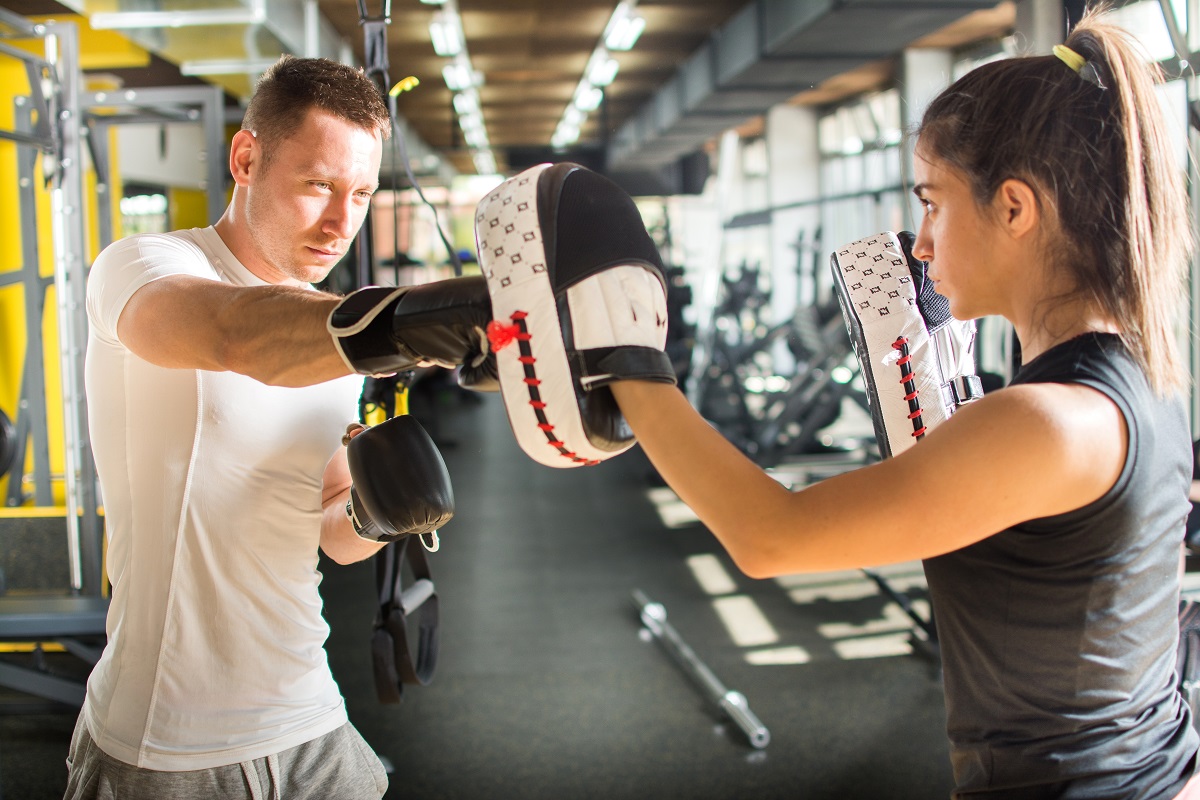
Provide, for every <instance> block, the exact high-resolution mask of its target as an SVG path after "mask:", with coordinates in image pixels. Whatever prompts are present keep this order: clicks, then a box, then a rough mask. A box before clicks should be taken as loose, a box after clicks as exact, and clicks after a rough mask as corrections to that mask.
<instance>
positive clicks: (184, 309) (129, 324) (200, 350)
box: [117, 275, 237, 370]
mask: <svg viewBox="0 0 1200 800" xmlns="http://www.w3.org/2000/svg"><path fill="white" fill-rule="evenodd" d="M236 291H237V289H236V288H235V287H232V286H227V285H225V284H223V283H221V282H219V281H213V280H207V279H205V278H198V277H196V276H193V275H168V276H165V277H162V278H159V279H157V280H154V281H151V282H149V283H147V284H146V285H144V286H142V287H141V288H139V289H138V290H137V291H135V292H134V293H133V295H131V296H130V298H129V300H128V301H127V302H126V303H125V307H124V308H123V309H122V310H121V315H120V317H119V318H118V319H117V338H118V339H120V340H121V343H122V344H123V345H125V346H126V347H128V348H129V349H130V351H132V352H133V353H134V354H135V355H136V356H138V357H139V358H141V359H143V360H145V361H149V362H150V363H151V364H155V365H157V366H160V367H168V368H173V369H211V370H219V369H222V367H221V364H222V362H223V359H222V356H221V351H222V348H223V347H224V346H225V342H224V339H225V336H224V335H223V334H222V332H221V331H220V329H219V320H220V318H221V314H220V310H221V308H222V307H223V306H224V305H225V304H227V303H228V302H230V300H231V299H232V298H231V295H232V294H233V293H235V292H236Z"/></svg>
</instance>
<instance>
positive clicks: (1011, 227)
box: [992, 178, 1041, 239]
mask: <svg viewBox="0 0 1200 800" xmlns="http://www.w3.org/2000/svg"><path fill="white" fill-rule="evenodd" d="M992 202H993V204H994V206H995V209H996V212H997V219H998V221H999V222H1000V225H1001V227H1003V228H1004V229H1005V230H1007V231H1008V233H1009V235H1010V236H1012V237H1013V238H1015V239H1020V238H1022V237H1024V236H1025V235H1026V234H1028V233H1030V232H1031V231H1034V230H1036V229H1037V226H1038V223H1039V222H1040V220H1041V207H1040V206H1039V205H1038V197H1037V194H1036V193H1035V192H1034V191H1033V187H1031V186H1030V185H1029V184H1028V183H1026V182H1025V181H1022V180H1018V179H1017V178H1009V179H1008V180H1006V181H1004V183H1002V184H1000V188H999V189H997V190H996V196H995V197H994V198H992Z"/></svg>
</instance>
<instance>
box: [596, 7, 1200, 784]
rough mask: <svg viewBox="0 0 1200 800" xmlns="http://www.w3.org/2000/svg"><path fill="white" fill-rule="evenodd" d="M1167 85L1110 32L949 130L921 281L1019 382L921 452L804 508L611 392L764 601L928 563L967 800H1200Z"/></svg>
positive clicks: (1031, 62)
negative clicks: (1163, 100) (849, 576)
mask: <svg viewBox="0 0 1200 800" xmlns="http://www.w3.org/2000/svg"><path fill="white" fill-rule="evenodd" d="M1154 78H1155V76H1154V74H1153V73H1152V71H1151V68H1149V67H1148V66H1147V65H1146V64H1145V63H1144V62H1142V61H1141V60H1140V59H1139V58H1138V57H1137V56H1136V55H1135V49H1134V46H1133V45H1132V43H1131V41H1130V40H1129V39H1128V38H1127V36H1126V35H1125V34H1124V33H1123V32H1121V31H1120V29H1118V28H1116V27H1115V26H1113V25H1111V24H1110V23H1109V22H1107V21H1106V19H1105V17H1104V15H1103V14H1099V13H1095V12H1091V13H1089V14H1088V15H1087V16H1085V18H1084V19H1083V20H1082V21H1081V22H1080V23H1079V24H1078V26H1077V27H1076V28H1075V29H1074V31H1073V32H1072V34H1071V35H1070V37H1069V39H1068V40H1067V42H1066V44H1065V46H1059V47H1058V48H1056V49H1055V55H1051V56H1044V57H1031V58H1020V59H1009V60H1006V61H1001V62H995V63H991V64H987V65H984V66H982V67H980V68H978V69H976V70H975V71H973V72H972V73H970V74H969V75H967V76H965V77H964V78H962V79H961V80H959V81H958V82H957V83H955V84H954V85H953V86H951V87H950V88H949V89H947V90H946V91H945V92H943V93H942V94H941V95H940V96H939V97H938V98H937V99H936V100H934V102H933V103H932V104H931V105H930V107H929V109H928V110H927V112H926V114H925V116H924V119H923V121H922V123H921V126H920V128H919V130H918V138H917V145H916V159H915V162H916V168H915V171H916V184H917V185H916V187H915V191H916V194H917V196H918V198H919V199H920V201H921V204H922V206H923V207H924V211H925V213H924V219H923V220H922V223H921V226H920V231H919V233H918V235H917V237H916V240H915V242H914V243H913V246H912V250H913V254H914V255H915V256H916V257H917V258H919V259H922V260H924V261H927V262H928V265H929V266H928V276H929V277H930V278H931V279H932V280H934V281H936V285H937V290H938V292H939V293H941V294H942V295H944V296H945V297H947V298H948V300H949V303H950V308H951V311H952V312H953V314H954V315H955V316H956V317H958V318H960V319H970V318H975V317H980V316H983V315H988V314H995V315H1000V316H1003V317H1005V318H1007V319H1008V320H1009V321H1010V322H1011V323H1012V324H1013V326H1014V328H1015V331H1016V334H1017V336H1018V338H1019V340H1020V345H1021V352H1022V354H1023V359H1024V365H1023V366H1022V368H1021V370H1020V371H1019V372H1018V374H1017V375H1016V376H1015V377H1014V380H1013V381H1012V383H1011V385H1010V386H1009V387H1008V388H1005V389H1002V390H999V391H997V392H995V393H993V394H991V395H988V396H987V397H985V398H983V399H982V400H979V401H977V402H975V403H973V404H970V405H968V406H965V407H963V408H962V409H961V410H960V411H959V412H958V413H957V414H956V415H955V416H954V417H953V418H951V419H950V420H949V421H948V422H946V423H945V424H943V425H942V426H940V427H939V428H937V429H936V430H934V431H933V432H932V433H930V434H929V435H928V436H927V437H925V439H924V440H923V441H921V442H920V443H919V444H918V445H917V446H915V447H912V448H910V449H908V450H907V451H905V452H904V453H902V454H900V455H899V456H897V457H895V458H892V459H888V460H886V461H883V462H881V463H878V464H874V465H871V466H868V467H865V468H862V469H859V470H856V471H854V472H850V473H847V474H845V475H841V476H838V477H835V478H832V479H829V480H826V481H823V482H821V483H819V484H816V485H814V486H812V487H809V488H807V489H805V490H803V491H800V492H788V491H786V490H785V489H783V488H782V487H781V486H780V485H779V484H778V483H776V482H775V481H774V480H772V479H771V478H770V477H769V476H767V475H766V474H764V473H763V472H762V471H761V470H760V469H759V468H758V467H756V466H755V465H754V464H753V463H751V462H750V461H748V460H747V459H745V458H744V457H742V456H741V455H740V454H739V453H738V452H737V451H736V450H735V449H734V448H733V447H732V446H730V445H729V444H728V443H727V442H725V441H724V440H723V439H721V438H720V437H719V436H718V435H716V434H715V433H714V432H713V431H712V430H711V428H710V427H709V426H708V425H707V424H706V423H705V422H704V421H703V420H702V419H701V418H700V417H699V416H698V415H697V414H695V413H693V412H692V411H691V410H690V408H689V407H688V406H687V403H686V400H685V399H684V397H683V395H682V394H680V393H679V392H678V391H676V390H674V389H673V388H672V387H668V386H664V385H659V384H651V383H644V382H634V381H629V382H623V383H619V384H616V385H615V386H614V387H613V391H614V393H615V395H616V397H617V400H618V402H619V403H620V406H621V409H622V411H623V412H624V414H625V415H626V418H627V419H628V420H629V422H630V424H631V426H632V427H633V429H634V432H635V433H636V434H637V436H638V439H639V441H640V443H641V444H642V447H643V448H644V450H645V451H646V453H647V454H648V455H649V457H650V458H651V460H652V461H653V462H654V464H655V466H656V467H657V469H658V470H659V472H660V473H661V474H662V476H663V477H664V479H666V481H667V482H668V483H669V484H670V485H671V486H672V487H673V488H674V489H675V490H676V491H677V492H678V493H679V495H680V497H681V498H682V499H683V500H684V501H686V502H687V503H688V504H689V505H690V506H691V507H692V508H693V509H694V510H695V511H696V512H697V514H698V515H699V516H700V518H701V520H702V521H704V522H705V524H707V525H708V527H709V528H710V529H711V530H712V531H713V533H714V534H715V535H716V536H717V537H718V538H719V539H720V541H721V542H722V544H723V545H724V546H725V547H726V548H727V549H728V551H729V553H730V555H731V556H732V557H733V559H734V560H735V561H736V562H737V564H738V565H739V567H740V568H741V569H743V570H744V571H745V572H746V573H747V574H749V575H751V576H755V577H768V576H775V575H780V574H785V573H794V572H802V571H824V570H836V569H844V568H850V567H865V566H871V565H878V564H885V563H892V562H900V561H907V560H910V559H916V558H920V559H924V562H925V569H926V573H927V576H928V580H929V588H930V595H931V598H932V602H933V607H934V613H935V617H936V619H937V621H938V632H939V638H940V641H941V647H942V653H943V661H944V668H945V691H946V704H947V717H948V731H949V738H950V743H951V759H952V762H953V767H954V774H955V780H956V783H957V788H956V791H955V795H954V796H955V797H971V798H976V797H1004V798H1043V797H1061V798H1085V797H1086V798H1100V797H1103V798H1109V799H1111V798H1172V797H1185V796H1187V794H1188V792H1189V790H1190V791H1191V792H1192V793H1193V794H1200V786H1198V784H1197V783H1196V782H1192V783H1189V780H1190V779H1191V777H1192V775H1193V773H1194V772H1195V768H1196V750H1197V737H1196V734H1195V733H1194V732H1193V731H1192V728H1191V724H1190V717H1189V713H1188V711H1187V710H1186V708H1185V707H1184V706H1183V704H1182V703H1181V701H1180V696H1179V694H1178V692H1177V691H1176V688H1175V680H1174V674H1173V669H1174V660H1175V643H1176V637H1177V621H1176V611H1177V601H1178V590H1179V578H1178V572H1177V570H1178V565H1179V542H1180V538H1181V536H1182V533H1183V519H1184V517H1185V516H1186V513H1187V502H1186V498H1187V488H1188V483H1189V479H1190V471H1191V470H1190V458H1189V456H1190V453H1189V447H1188V445H1189V441H1190V438H1191V437H1190V436H1189V434H1188V424H1187V412H1186V407H1185V404H1184V401H1183V400H1182V393H1181V390H1182V389H1183V387H1184V386H1185V384H1186V373H1185V371H1184V368H1183V366H1182V364H1181V361H1180V359H1179V357H1178V355H1177V353H1176V352H1175V346H1174V343H1173V342H1174V335H1175V333H1174V325H1175V321H1174V319H1173V318H1172V315H1171V312H1172V310H1173V309H1174V308H1175V307H1176V305H1177V298H1178V297H1179V296H1180V295H1179V293H1180V292H1181V291H1182V286H1183V280H1184V276H1185V271H1186V268H1187V263H1188V257H1189V254H1190V250H1191V236H1190V233H1189V225H1188V219H1189V217H1188V211H1187V199H1186V193H1185V190H1184V187H1183V181H1182V175H1181V174H1180V173H1181V170H1180V168H1179V166H1178V165H1177V164H1176V162H1175V159H1174V158H1173V156H1172V150H1171V146H1170V143H1169V141H1168V137H1167V135H1166V132H1165V130H1164V127H1163V123H1162V120H1161V117H1162V113H1161V110H1160V109H1159V107H1158V105H1157V100H1156V97H1155V90H1154ZM696 465H703V466H702V467H697V466H696Z"/></svg>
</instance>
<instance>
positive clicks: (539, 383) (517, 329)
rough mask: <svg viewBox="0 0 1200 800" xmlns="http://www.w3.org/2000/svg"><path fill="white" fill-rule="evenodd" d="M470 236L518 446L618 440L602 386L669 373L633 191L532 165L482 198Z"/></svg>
mask: <svg viewBox="0 0 1200 800" xmlns="http://www.w3.org/2000/svg"><path fill="white" fill-rule="evenodd" d="M475 238H476V243H477V245H478V249H479V265H480V268H481V269H482V271H483V274H484V276H486V278H487V285H488V291H489V292H490V294H491V298H492V316H493V321H492V323H491V324H490V325H489V326H488V338H489V340H490V342H491V349H492V350H493V351H494V352H495V358H496V366H497V369H498V373H499V380H500V393H501V395H502V396H503V398H504V405H505V408H506V410H507V411H508V419H509V422H510V423H511V425H512V428H513V432H514V433H515V434H516V437H517V443H518V444H519V445H520V446H521V449H522V450H524V451H525V452H526V453H527V454H528V455H529V456H530V457H531V458H533V459H534V460H535V461H537V462H539V463H541V464H546V465H548V466H552V467H575V466H583V465H589V464H597V463H599V462H601V461H603V460H605V459H608V458H611V457H613V456H615V455H618V454H620V453H622V452H624V451H626V450H628V449H629V448H630V447H632V446H633V444H634V442H635V439H634V436H633V432H632V431H631V430H630V429H629V425H628V424H627V423H626V422H625V418H624V417H623V416H622V415H621V411H620V409H619V408H618V406H617V404H616V401H615V400H614V399H613V396H612V392H611V391H609V390H608V389H607V388H605V387H606V386H607V385H608V384H610V383H612V382H614V381H618V380H627V379H634V380H649V381H659V382H664V383H675V372H674V370H673V369H672V367H671V360H670V358H669V357H668V356H667V354H666V353H665V352H664V348H665V347H666V342H667V300H666V297H667V295H666V282H665V279H664V277H663V268H662V263H661V261H660V259H659V254H658V249H657V248H656V247H655V245H654V242H653V241H652V240H651V239H650V236H649V234H648V233H646V228H645V225H644V224H643V222H642V218H641V214H640V213H639V212H638V209H637V206H636V205H635V204H634V202H633V200H632V198H630V197H629V196H628V195H627V194H626V193H625V192H624V191H622V190H621V189H620V188H619V187H618V186H617V185H616V184H614V183H613V182H612V181H610V180H608V179H607V178H605V177H603V176H601V175H598V174H597V173H595V172H592V171H590V170H588V169H585V168H584V167H581V166H579V165H577V164H569V163H563V164H554V165H551V164H540V165H538V166H536V167H532V168H530V169H528V170H526V171H524V172H522V173H521V174H520V175H517V176H516V177H514V178H510V179H509V180H507V181H505V182H504V183H502V184H500V186H498V187H497V188H496V189H495V190H494V191H492V192H490V193H489V194H488V195H487V196H486V197H484V198H483V200H481V201H480V203H479V206H478V208H477V210H476V213H475Z"/></svg>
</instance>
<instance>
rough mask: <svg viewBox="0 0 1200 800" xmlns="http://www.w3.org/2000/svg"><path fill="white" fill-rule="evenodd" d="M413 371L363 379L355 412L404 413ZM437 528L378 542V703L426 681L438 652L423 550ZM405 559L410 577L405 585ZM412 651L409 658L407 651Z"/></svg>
mask: <svg viewBox="0 0 1200 800" xmlns="http://www.w3.org/2000/svg"><path fill="white" fill-rule="evenodd" d="M413 378H414V374H413V373H412V372H402V373H400V374H399V375H395V376H391V377H387V378H367V379H366V381H365V382H364V384H363V393H362V397H361V398H360V399H359V417H360V421H361V422H362V423H363V424H364V425H375V424H378V423H380V422H383V421H385V420H387V419H390V418H392V417H393V416H397V415H403V414H407V413H408V389H409V387H410V386H411V385H412V381H413ZM437 541H438V539H437V531H433V532H432V533H428V534H422V535H421V536H420V537H417V536H406V537H404V538H403V539H400V540H398V541H395V542H392V543H391V544H388V545H386V546H384V548H383V549H382V550H380V551H379V552H378V553H376V554H375V556H374V560H375V589H376V593H377V596H378V600H379V605H378V608H377V609H376V612H375V623H374V630H373V632H372V634H371V667H372V669H373V671H374V674H375V694H376V696H377V697H378V698H379V702H380V703H399V702H400V700H401V698H402V695H403V694H404V684H406V683H408V684H414V683H415V684H418V685H420V686H425V685H427V684H428V683H429V682H430V680H432V679H433V672H434V669H435V668H436V667H437V653H438V619H439V617H438V597H437V592H436V591H435V590H434V586H433V576H432V574H431V573H430V570H429V560H428V558H427V556H426V555H425V553H426V551H427V550H428V551H433V550H436V549H437ZM405 563H407V564H408V570H407V572H408V573H410V574H411V575H412V582H411V583H410V584H409V585H408V586H407V588H406V587H405V582H404V579H405V572H406V571H405V569H404V565H405ZM410 616H415V618H416V621H417V628H416V646H415V648H412V647H410V646H409V642H408V619H409V617H410ZM414 650H415V652H416V657H415V659H414V657H413V652H414Z"/></svg>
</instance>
